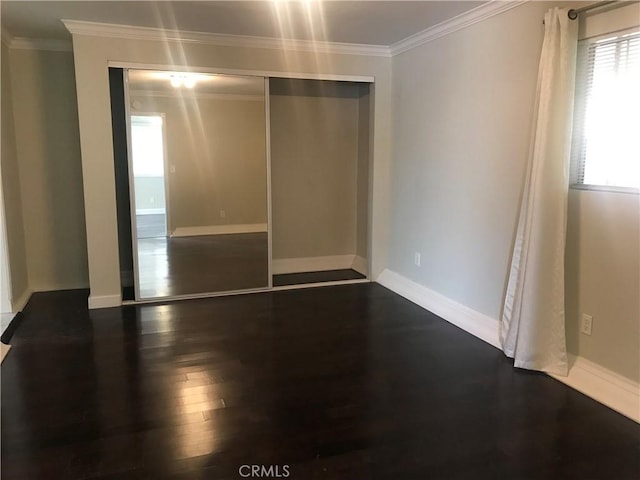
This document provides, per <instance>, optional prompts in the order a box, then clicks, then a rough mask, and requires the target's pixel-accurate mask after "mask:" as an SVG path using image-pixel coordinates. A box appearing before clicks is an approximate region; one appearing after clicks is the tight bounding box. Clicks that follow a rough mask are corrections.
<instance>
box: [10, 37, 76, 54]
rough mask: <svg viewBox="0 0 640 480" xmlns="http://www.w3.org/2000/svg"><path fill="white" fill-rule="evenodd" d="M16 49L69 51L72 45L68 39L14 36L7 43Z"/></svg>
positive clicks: (71, 49)
mask: <svg viewBox="0 0 640 480" xmlns="http://www.w3.org/2000/svg"><path fill="white" fill-rule="evenodd" d="M9 47H10V48H15V49H17V50H48V51H50V52H71V51H73V47H72V45H71V42H70V41H69V40H57V39H48V38H25V37H14V38H13V39H12V40H11V43H10V44H9Z"/></svg>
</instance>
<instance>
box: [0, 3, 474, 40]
mask: <svg viewBox="0 0 640 480" xmlns="http://www.w3.org/2000/svg"><path fill="white" fill-rule="evenodd" d="M483 3H485V2H467V1H409V2H405V1H321V0H307V1H295V2H294V1H283V0H279V1H277V0H266V1H243V0H236V1H227V2H209V1H161V2H157V1H89V0H86V1H82V0H81V1H66V2H60V1H28V0H27V1H25V0H20V1H8V0H2V1H1V2H0V8H1V20H2V28H3V30H6V31H7V32H8V33H10V34H11V35H12V36H15V37H26V38H37V39H69V38H70V34H69V32H68V31H67V30H66V29H65V27H64V25H63V24H62V23H61V22H60V20H61V19H65V20H82V21H91V22H102V23H112V24H121V25H133V26H140V27H160V28H167V29H172V30H182V31H191V32H205V33H218V34H232V35H246V36H258V37H272V38H287V39H296V40H315V41H330V42H342V43H355V44H368V45H385V46H389V45H392V44H393V43H396V42H398V41H401V40H403V39H405V38H406V37H408V36H410V35H413V34H414V33H417V32H420V31H422V30H425V29H426V28H429V27H432V26H434V25H437V24H438V23H441V22H443V21H446V20H448V19H450V18H452V17H455V16H457V15H460V14H462V13H464V12H466V11H468V10H471V9H472V8H475V7H477V6H479V5H481V4H483Z"/></svg>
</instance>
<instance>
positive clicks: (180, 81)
mask: <svg viewBox="0 0 640 480" xmlns="http://www.w3.org/2000/svg"><path fill="white" fill-rule="evenodd" d="M169 81H170V82H171V86H172V87H174V88H180V87H186V88H193V87H195V86H196V79H195V77H194V76H192V75H187V74H172V75H170V76H169Z"/></svg>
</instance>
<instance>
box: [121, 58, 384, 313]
mask: <svg viewBox="0 0 640 480" xmlns="http://www.w3.org/2000/svg"><path fill="white" fill-rule="evenodd" d="M109 75H110V88H111V102H112V124H113V144H114V168H115V178H116V201H117V214H118V240H119V248H120V271H121V283H122V295H123V300H131V301H151V300H156V299H167V298H183V297H193V296H203V295H209V294H214V295H215V294H228V293H240V292H249V291H262V290H269V289H272V288H293V287H294V286H296V285H309V284H326V282H353V281H366V280H367V278H368V258H369V253H368V251H369V241H368V238H369V225H370V215H369V214H370V212H369V204H370V183H371V182H370V159H371V139H372V135H371V128H372V122H371V112H372V97H371V88H370V87H371V85H370V84H369V83H363V82H349V81H332V80H310V79H289V78H273V77H272V78H268V77H260V76H246V75H228V74H224V75H221V74H211V73H193V72H180V71H169V70H166V71H160V70H152V69H121V68H110V72H109Z"/></svg>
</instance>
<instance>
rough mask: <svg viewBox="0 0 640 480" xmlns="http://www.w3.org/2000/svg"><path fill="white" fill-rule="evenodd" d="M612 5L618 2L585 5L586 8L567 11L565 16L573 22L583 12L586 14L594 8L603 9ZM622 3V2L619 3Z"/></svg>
mask: <svg viewBox="0 0 640 480" xmlns="http://www.w3.org/2000/svg"><path fill="white" fill-rule="evenodd" d="M612 3H618V2H615V1H613V2H598V3H593V4H591V5H587V6H586V7H582V8H575V9H574V8H572V9H571V10H569V11H568V12H567V15H568V16H569V18H570V19H571V20H575V19H576V18H578V15H580V14H581V13H584V12H588V11H589V10H593V9H594V8H600V7H604V6H606V5H610V4H612ZM620 3H623V2H620Z"/></svg>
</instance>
